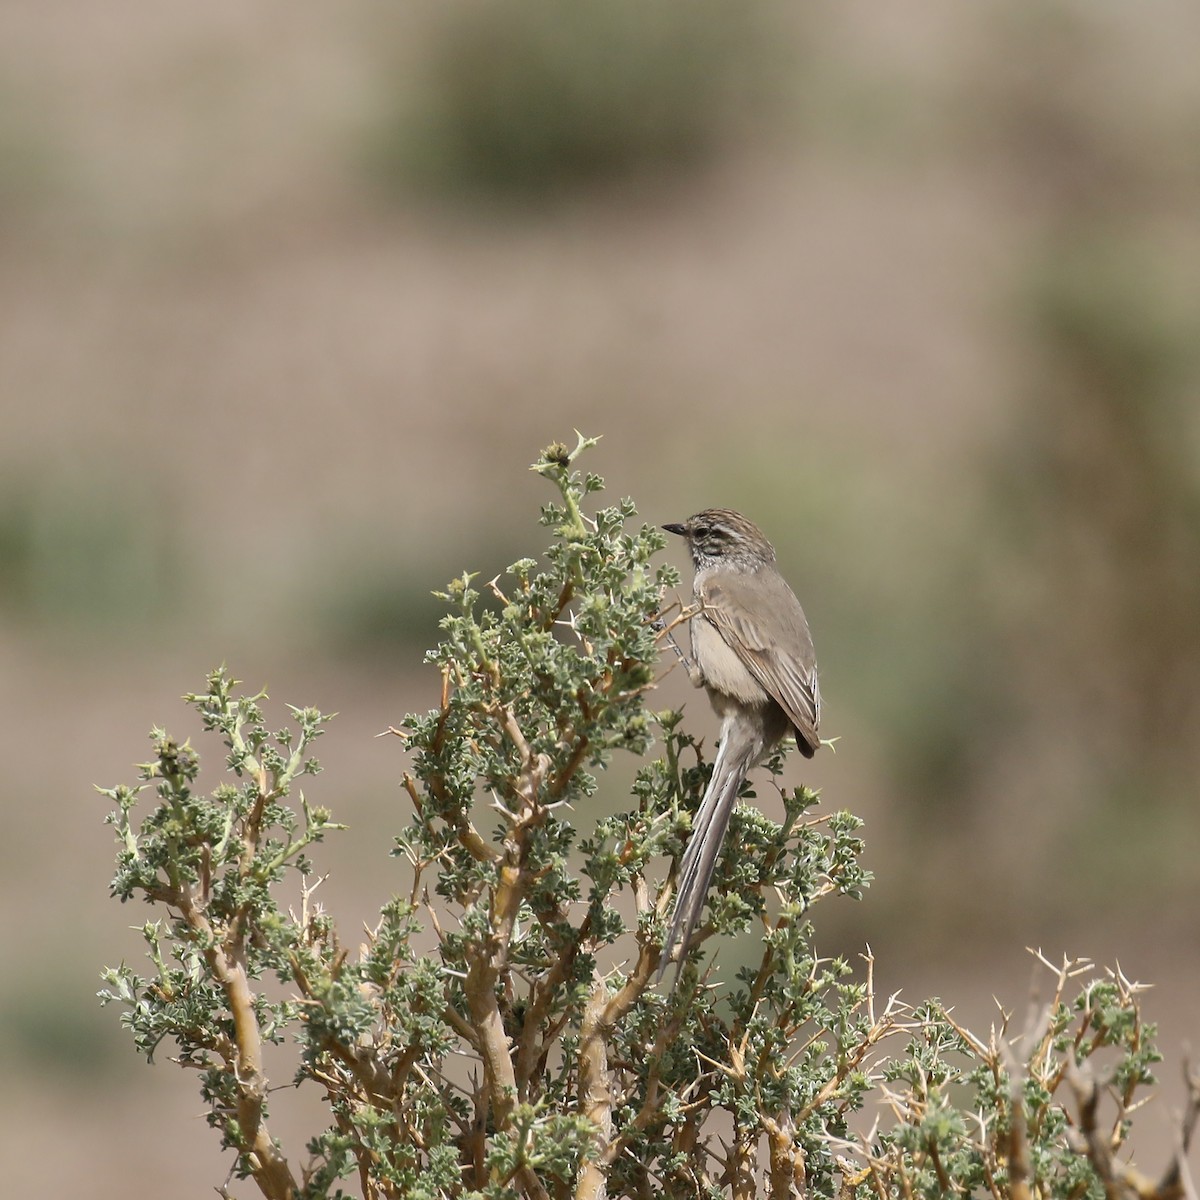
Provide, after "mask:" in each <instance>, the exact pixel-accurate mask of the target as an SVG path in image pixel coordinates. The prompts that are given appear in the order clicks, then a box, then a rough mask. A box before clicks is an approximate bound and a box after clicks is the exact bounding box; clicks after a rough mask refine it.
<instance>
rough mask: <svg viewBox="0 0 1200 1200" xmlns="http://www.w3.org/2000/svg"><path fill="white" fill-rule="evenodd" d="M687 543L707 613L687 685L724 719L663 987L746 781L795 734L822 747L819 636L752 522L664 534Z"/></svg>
mask: <svg viewBox="0 0 1200 1200" xmlns="http://www.w3.org/2000/svg"><path fill="white" fill-rule="evenodd" d="M663 528H664V529H665V530H667V531H668V532H669V533H676V534H678V535H679V536H680V537H682V538H684V539H685V540H686V541H687V544H688V549H689V550H690V551H691V554H692V562H693V564H694V566H695V568H696V578H695V582H694V584H693V591H694V594H695V598H696V601H697V603H698V604H699V606H700V611H699V612H698V613H697V614H696V615H695V616H694V617H693V618H692V619H691V622H690V629H691V635H692V659H693V662H692V663H689V664H688V675H689V676H690V678H691V681H692V683H693V684H694V685H695V686H696V687H703V688H704V689H705V690H706V691H707V692H708V698H709V700H710V701H711V702H712V706H713V708H714V709H715V710H716V713H717V715H718V716H719V717H720V718H721V735H720V747H719V748H718V750H717V757H716V760H715V762H714V763H713V773H712V778H711V779H710V780H709V784H708V789H707V791H705V793H704V799H703V800H702V801H701V804H700V808H699V811H698V812H697V813H696V816H695V818H694V820H693V821H692V836H691V840H690V841H689V842H688V847H687V851H686V852H685V853H684V856H683V862H682V863H681V864H680V868H679V885H678V888H679V890H678V894H677V896H676V898H675V915H674V917H673V919H672V921H671V929H670V932H669V933H668V934H667V939H666V944H665V945H664V946H663V949H662V956H661V958H660V959H659V964H658V978H659V979H661V978H662V977H663V973H664V972H665V971H666V969H667V964H668V963H669V962H671V960H672V959H675V960H676V961H677V966H676V978H678V977H679V970H680V969H682V965H683V961H684V959H685V958H686V957H687V952H688V947H689V945H690V944H691V940H692V934H693V931H694V929H695V926H696V922H697V920H698V919H699V917H700V911H701V909H703V907H704V898H705V896H706V895H707V893H708V886H709V884H710V883H711V882H712V876H713V871H714V869H715V868H716V865H717V854H718V853H719V851H720V849H721V843H722V841H723V840H724V838H725V831H726V830H727V829H728V828H729V818H730V816H731V814H732V813H733V808H734V805H735V804H736V803H737V794H738V791H739V790H740V789H741V786H742V783H743V781H744V780H745V778H746V775H747V773H748V772H749V771H750V769H751V768H752V767H753V766H754V765H755V764H756V763H759V762H761V761H762V760H763V759H764V758H765V757H766V756H767V755H768V754H770V752H771V751H772V750H774V749H775V747H776V746H777V745H778V744H779V742H780V741H781V740H782V739H783V738H784V737H785V736H786V735H787V734H788V733H789V732H794V733H795V735H796V745H797V747H798V748H799V750H800V753H801V754H803V755H804V757H805V758H812V756H813V755H814V754H815V753H816V751H817V747H818V746H820V744H821V743H820V739H819V738H818V737H817V726H818V725H819V724H820V721H821V693H820V690H819V689H818V687H817V660H816V655H815V653H814V651H813V643H812V636H811V635H810V634H809V632H808V622H807V621H806V620H805V619H804V611H803V609H801V607H800V602H799V600H797V599H796V595H795V593H794V592H793V591H792V589H791V588H790V587H788V585H787V582H786V581H785V580H784V578H783V576H782V575H780V573H779V571H778V569H777V568H776V566H775V549H774V547H773V546H772V545H771V543H770V542H768V541H767V539H766V538H765V537H764V536H763V534H762V531H761V530H760V529H759V528H758V526H757V525H755V524H753V522H751V521H748V520H747V519H746V518H745V517H743V516H742V515H741V514H740V513H736V512H733V511H732V510H730V509H726V508H711V509H706V510H705V511H704V512H700V513H697V514H696V515H695V516H694V517H689V518H688V519H687V520H686V521H684V522H682V523H681V524H670V525H664V526H663Z"/></svg>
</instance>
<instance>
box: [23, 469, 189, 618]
mask: <svg viewBox="0 0 1200 1200" xmlns="http://www.w3.org/2000/svg"><path fill="white" fill-rule="evenodd" d="M183 536H184V535H183V533H182V531H181V530H180V529H179V528H177V527H176V526H175V524H174V522H173V521H172V519H171V516H170V505H169V503H164V501H163V498H162V497H161V496H159V495H157V494H156V493H155V492H154V491H153V490H151V489H149V488H145V489H143V488H139V487H138V486H136V485H135V484H131V483H129V482H127V481H122V482H118V481H115V480H114V479H112V478H110V477H108V476H106V475H104V474H101V473H91V474H87V473H80V474H78V475H75V476H73V477H71V478H69V479H68V478H65V477H62V476H57V475H54V474H47V475H45V476H39V477H37V478H36V479H35V478H33V477H29V478H26V479H24V480H21V479H10V480H8V481H7V483H6V487H5V489H4V491H3V492H0V609H2V610H4V611H6V612H7V613H8V614H9V616H10V617H13V618H16V619H18V620H20V621H21V622H22V623H26V624H33V625H36V626H44V627H46V628H51V629H59V628H61V629H64V630H71V631H75V632H84V633H86V632H93V633H104V632H117V631H119V630H123V629H125V630H127V629H139V630H141V629H143V628H144V626H145V625H146V623H147V622H155V621H161V620H163V619H165V618H167V617H169V616H170V615H172V614H173V613H174V612H175V611H176V610H177V606H178V604H179V602H180V600H181V597H182V593H183V590H184V582H183V574H182V572H183V561H182V560H183V554H182V550H181V546H180V540H179V539H181V538H182V537H183Z"/></svg>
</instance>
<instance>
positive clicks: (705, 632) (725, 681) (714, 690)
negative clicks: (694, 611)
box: [692, 616, 770, 711]
mask: <svg viewBox="0 0 1200 1200" xmlns="http://www.w3.org/2000/svg"><path fill="white" fill-rule="evenodd" d="M692 657H693V658H695V660H696V666H698V667H699V668H700V670H701V671H702V672H703V674H704V686H705V687H706V688H707V689H708V693H709V697H710V699H711V700H712V702H713V705H714V707H717V708H718V711H720V705H719V703H718V695H720V696H724V697H728V698H729V699H731V700H735V701H737V702H738V703H739V704H748V705H753V706H755V707H758V706H761V705H763V704H766V703H767V702H768V701H769V700H770V696H769V695H768V694H767V692H766V691H765V690H764V688H763V687H762V685H761V684H760V683H759V682H758V680H756V679H755V678H754V676H753V675H751V674H750V672H749V671H748V670H747V669H746V667H745V665H744V664H743V663H742V660H741V659H740V658H738V656H737V654H736V653H734V651H733V650H731V649H730V648H729V645H728V644H727V643H726V641H725V639H724V638H723V637H722V636H721V635H720V634H719V633H718V632H717V630H716V628H715V627H714V626H713V624H712V623H711V622H710V621H709V620H708V619H707V618H706V617H703V616H698V617H693V618H692Z"/></svg>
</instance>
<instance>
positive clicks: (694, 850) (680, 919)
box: [657, 737, 754, 980]
mask: <svg viewBox="0 0 1200 1200" xmlns="http://www.w3.org/2000/svg"><path fill="white" fill-rule="evenodd" d="M732 740H733V739H731V738H728V737H727V738H726V739H725V740H724V742H723V743H722V745H721V748H720V749H719V750H718V752H717V759H716V762H715V763H714V764H713V773H712V779H711V780H709V784H708V790H707V791H706V792H705V794H704V800H703V801H702V802H701V804H700V808H699V810H698V811H697V813H696V816H695V819H694V820H693V822H692V837H691V840H690V841H689V842H688V847H687V850H686V851H685V853H684V856H683V861H682V862H681V863H680V866H679V883H678V887H677V891H676V896H675V914H674V916H673V917H672V919H671V928H670V931H669V932H668V934H667V937H666V941H665V942H664V944H663V948H662V955H661V957H660V958H659V961H658V976H657V978H658V979H660V980H661V979H662V977H663V975H664V974H665V973H666V970H667V965H668V964H669V963H670V962H671V960H672V959H673V958H674V959H675V979H676V980H678V979H679V972H680V971H681V970H682V969H683V962H684V959H686V958H687V953H688V949H689V947H690V945H691V941H692V935H693V933H694V931H695V928H696V923H697V921H699V919H700V913H701V911H702V910H703V908H704V900H705V897H706V896H707V895H708V887H709V884H710V883H712V877H713V872H714V871H715V870H716V867H717V856H718V855H719V854H720V851H721V843H722V842H723V841H724V840H725V833H726V831H727V830H728V828H729V819H730V817H731V816H732V815H733V809H734V806H735V805H736V804H737V795H738V792H739V791H740V790H741V787H742V782H743V781H744V780H745V778H746V774H747V772H748V771H749V770H750V767H751V765H752V763H753V760H754V755H753V753H751V752H749V751H750V748H749V747H743V748H742V749H741V752H740V753H730V752H729V751H728V747H729V743H730V742H731V741H732ZM676 948H678V954H676Z"/></svg>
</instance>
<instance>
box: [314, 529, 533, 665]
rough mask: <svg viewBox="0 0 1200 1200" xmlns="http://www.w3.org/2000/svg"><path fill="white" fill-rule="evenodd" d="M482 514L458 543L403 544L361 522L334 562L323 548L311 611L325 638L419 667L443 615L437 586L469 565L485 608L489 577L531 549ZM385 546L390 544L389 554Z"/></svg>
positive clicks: (338, 648)
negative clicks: (361, 526) (318, 584)
mask: <svg viewBox="0 0 1200 1200" xmlns="http://www.w3.org/2000/svg"><path fill="white" fill-rule="evenodd" d="M480 516H481V523H479V524H477V526H476V528H475V530H474V533H473V536H472V537H471V538H469V539H462V538H460V539H458V540H456V541H455V542H454V543H453V545H446V544H443V543H440V542H436V541H435V542H430V541H426V542H423V543H411V544H407V545H405V546H403V548H399V547H397V540H396V535H395V532H394V531H390V530H387V529H383V528H379V529H375V530H366V529H359V530H357V531H355V532H354V533H353V534H352V535H351V536H350V537H349V538H348V539H347V540H346V541H344V542H343V544H342V545H341V546H340V547H339V548H338V549H337V550H336V551H334V552H333V560H334V561H332V562H330V561H329V558H330V556H329V553H328V551H325V552H323V561H322V562H321V563H320V564H319V566H318V567H317V568H315V569H314V576H315V577H318V578H323V579H324V580H325V584H324V586H323V587H321V588H320V589H318V591H317V592H316V594H315V596H314V601H313V606H314V607H313V614H312V616H313V619H314V621H315V625H316V629H317V634H318V637H319V639H320V641H321V642H322V643H323V644H324V645H326V646H327V647H329V648H330V649H331V650H332V651H333V652H334V653H335V654H339V655H344V656H346V657H349V658H352V659H355V660H358V661H360V662H364V663H367V662H371V661H373V660H378V661H386V662H387V663H388V669H389V670H392V669H395V666H396V664H397V663H398V662H399V663H404V664H405V665H407V666H408V667H410V668H412V667H415V666H417V665H418V664H419V663H420V662H421V661H422V656H421V653H420V651H422V650H423V649H425V648H427V647H430V646H433V645H435V644H436V643H437V640H438V629H439V622H440V621H441V619H442V618H443V617H444V616H445V614H446V602H445V600H440V599H438V598H437V596H436V595H435V593H436V592H438V591H441V590H443V589H444V588H445V587H446V586H447V585H448V584H449V582H450V580H451V579H455V578H459V577H461V576H462V573H463V571H464V570H465V571H470V572H472V573H474V574H475V575H476V584H475V586H476V587H477V588H478V589H479V590H480V591H481V592H482V595H483V600H482V603H483V606H484V607H487V606H488V605H489V604H490V603H491V597H490V596H489V593H488V590H487V587H486V583H487V581H488V580H489V579H492V578H493V577H494V576H496V575H499V574H502V573H503V572H504V571H505V570H506V568H507V567H508V566H509V564H510V563H513V562H515V561H516V560H517V559H518V558H523V557H525V556H526V555H527V549H525V548H523V547H521V546H520V545H519V543H518V541H517V538H516V536H515V532H516V531H514V530H513V529H511V528H510V529H504V530H500V529H495V530H493V529H489V528H488V527H487V524H486V516H485V515H484V514H480ZM383 547H392V548H393V550H392V552H389V553H384V552H383V551H382V549H381V548H383ZM481 585H483V586H481ZM397 651H403V652H404V655H403V656H401V655H400V654H398V653H396V652H397Z"/></svg>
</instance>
